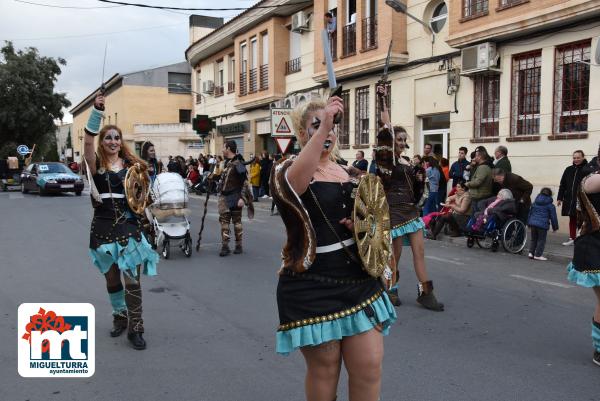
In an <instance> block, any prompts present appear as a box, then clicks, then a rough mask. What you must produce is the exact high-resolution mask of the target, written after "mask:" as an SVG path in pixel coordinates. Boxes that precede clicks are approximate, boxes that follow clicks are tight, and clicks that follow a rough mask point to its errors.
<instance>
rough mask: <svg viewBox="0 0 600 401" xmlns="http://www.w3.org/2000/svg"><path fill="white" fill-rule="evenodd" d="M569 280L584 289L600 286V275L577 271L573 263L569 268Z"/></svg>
mask: <svg viewBox="0 0 600 401" xmlns="http://www.w3.org/2000/svg"><path fill="white" fill-rule="evenodd" d="M567 279H568V280H569V281H571V282H573V283H575V284H577V285H580V286H582V287H587V288H591V287H598V286H600V273H588V272H585V271H579V270H577V269H575V265H574V264H573V262H571V263H569V265H568V266H567Z"/></svg>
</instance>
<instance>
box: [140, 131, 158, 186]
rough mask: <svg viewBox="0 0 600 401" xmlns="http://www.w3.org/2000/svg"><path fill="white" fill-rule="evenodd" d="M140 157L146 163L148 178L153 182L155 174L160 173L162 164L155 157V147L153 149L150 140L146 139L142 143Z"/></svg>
mask: <svg viewBox="0 0 600 401" xmlns="http://www.w3.org/2000/svg"><path fill="white" fill-rule="evenodd" d="M142 159H143V160H144V161H145V162H146V164H147V165H148V175H149V176H150V180H151V181H152V182H154V180H155V179H156V176H157V175H159V174H160V173H162V170H163V164H162V162H161V161H160V160H158V159H157V158H156V149H154V144H153V143H152V142H150V141H146V142H144V143H143V144H142Z"/></svg>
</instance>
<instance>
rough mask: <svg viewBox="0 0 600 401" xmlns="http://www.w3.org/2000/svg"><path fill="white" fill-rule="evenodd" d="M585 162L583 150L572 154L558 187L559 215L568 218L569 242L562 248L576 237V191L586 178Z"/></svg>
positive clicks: (571, 242)
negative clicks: (570, 162)
mask: <svg viewBox="0 0 600 401" xmlns="http://www.w3.org/2000/svg"><path fill="white" fill-rule="evenodd" d="M587 164H588V163H587V160H586V159H585V154H584V153H583V150H576V151H575V152H573V164H571V165H570V166H569V167H567V168H566V169H565V171H564V172H563V175H562V177H561V179H560V185H559V187H558V196H557V197H556V198H557V202H556V204H557V206H559V207H561V206H562V208H561V213H560V214H561V215H562V216H569V240H568V241H566V242H563V245H564V246H571V245H573V244H574V243H575V238H576V237H577V209H576V207H577V191H578V189H579V185H580V184H581V180H582V179H583V177H585V176H586V172H585V170H586V169H587Z"/></svg>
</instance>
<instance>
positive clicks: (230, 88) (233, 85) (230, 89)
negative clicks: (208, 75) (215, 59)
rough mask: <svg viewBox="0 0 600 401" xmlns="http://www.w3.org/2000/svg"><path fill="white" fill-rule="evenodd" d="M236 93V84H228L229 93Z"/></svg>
mask: <svg viewBox="0 0 600 401" xmlns="http://www.w3.org/2000/svg"><path fill="white" fill-rule="evenodd" d="M233 91H235V82H227V93H231V92H233Z"/></svg>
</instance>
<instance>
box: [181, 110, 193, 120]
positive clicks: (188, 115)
mask: <svg viewBox="0 0 600 401" xmlns="http://www.w3.org/2000/svg"><path fill="white" fill-rule="evenodd" d="M179 122H180V123H191V122H192V111H191V110H185V109H179Z"/></svg>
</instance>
